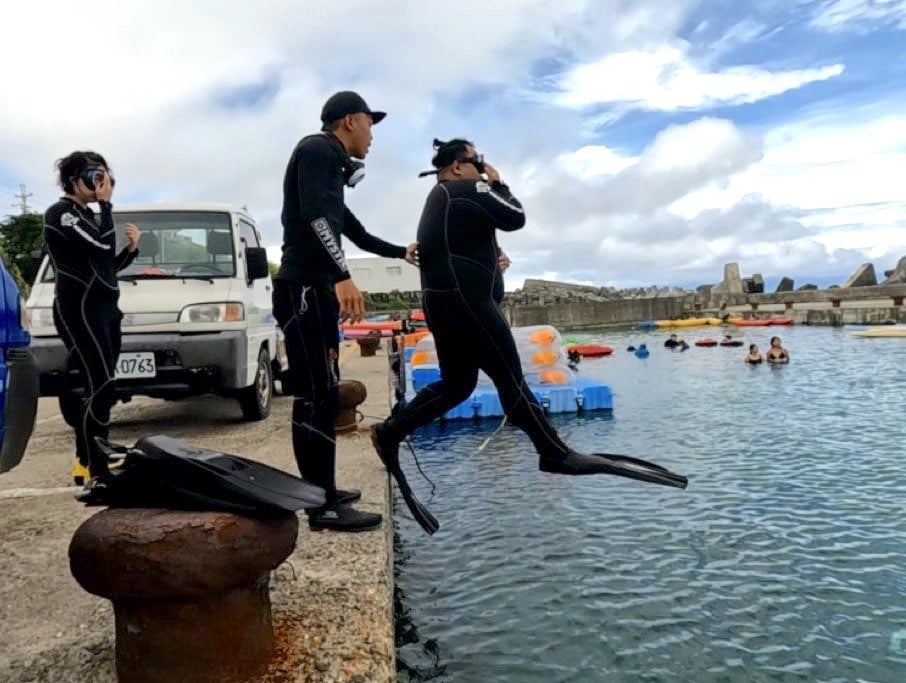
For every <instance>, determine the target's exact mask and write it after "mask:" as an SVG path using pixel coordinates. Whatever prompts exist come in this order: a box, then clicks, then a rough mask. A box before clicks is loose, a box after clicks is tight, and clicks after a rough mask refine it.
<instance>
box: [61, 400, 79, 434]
mask: <svg viewBox="0 0 906 683" xmlns="http://www.w3.org/2000/svg"><path fill="white" fill-rule="evenodd" d="M58 403H59V404H60V413H61V414H62V415H63V420H64V421H65V422H66V424H68V425H69V426H70V427H73V428H74V427H75V426H76V425H77V424H79V415H80V413H81V412H82V405H81V403H82V400H81V398H79V395H78V394H72V393H63V394H60V396H59V397H58Z"/></svg>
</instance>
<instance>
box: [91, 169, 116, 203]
mask: <svg viewBox="0 0 906 683" xmlns="http://www.w3.org/2000/svg"><path fill="white" fill-rule="evenodd" d="M94 196H95V197H96V198H97V200H98V201H99V202H109V201H110V197H112V196H113V183H112V182H111V181H110V174H109V173H104V175H103V177H102V178H101V179H100V180H98V181H96V182H95V184H94Z"/></svg>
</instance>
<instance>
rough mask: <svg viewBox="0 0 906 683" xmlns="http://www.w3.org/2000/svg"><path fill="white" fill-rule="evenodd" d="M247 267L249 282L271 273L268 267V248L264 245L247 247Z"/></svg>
mask: <svg viewBox="0 0 906 683" xmlns="http://www.w3.org/2000/svg"><path fill="white" fill-rule="evenodd" d="M245 267H246V269H247V273H248V278H249V282H253V281H255V280H261V279H263V278H266V277H267V276H268V275H270V271H269V270H268V267H267V249H265V248H264V247H246V248H245Z"/></svg>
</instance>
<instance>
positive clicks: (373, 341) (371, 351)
mask: <svg viewBox="0 0 906 683" xmlns="http://www.w3.org/2000/svg"><path fill="white" fill-rule="evenodd" d="M356 342H357V343H358V345H359V349H360V350H361V354H362V358H367V357H369V356H373V355H375V353H377V350H378V346H380V345H381V336H380V332H378V333H377V334H376V335H374V336H371V335H369V336H367V337H362V338H361V339H356Z"/></svg>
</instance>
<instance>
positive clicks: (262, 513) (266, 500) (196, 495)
mask: <svg viewBox="0 0 906 683" xmlns="http://www.w3.org/2000/svg"><path fill="white" fill-rule="evenodd" d="M371 438H372V443H373V444H374V447H375V449H376V450H377V452H378V455H379V456H380V458H381V462H383V464H384V467H386V468H387V471H388V472H389V474H390V475H391V476H392V477H393V478H394V479H395V480H396V483H397V486H398V487H399V490H400V493H401V494H402V496H403V500H404V501H405V502H406V506H407V507H408V508H409V511H410V512H411V513H412V516H413V518H414V519H415V521H416V522H418V523H419V525H420V526H421V527H422V529H424V530H425V532H426V533H428V534H434V533H435V532H436V531H437V530H438V529H439V528H440V524H439V523H438V521H437V519H436V518H435V517H434V515H432V514H431V513H430V512H429V511H428V509H427V508H426V507H425V506H424V505H422V503H421V502H420V501H419V500H418V499H417V498H416V497H415V494H414V493H413V492H412V489H411V488H410V486H409V483H408V481H407V480H406V475H405V473H404V472H403V470H402V467H400V461H399V443H398V442H395V441H392V440H390V439H389V438H388V437H387V434H386V432H384V431H383V428H382V426H381V425H375V426H373V427H372V428H371ZM98 445H99V446H100V447H101V448H102V449H103V450H104V451H105V452H106V453H107V455H108V457H123V456H125V457H124V459H123V462H122V464H121V465H120V466H119V467H118V468H117V469H116V470H114V471H113V473H112V474H111V475H110V477H109V479H107V480H106V482H105V486H104V487H103V488H100V489H97V490H95V491H94V492H93V493H94V495H89V496H86V498H85V502H86V504H88V505H107V506H111V507H164V508H170V509H176V510H214V511H224V512H234V513H238V514H245V515H251V516H257V517H270V516H278V515H285V514H287V513H295V512H297V511H299V510H303V509H306V510H307V509H314V508H318V507H320V506H322V505H324V504H325V500H326V498H325V491H324V489H322V488H319V487H317V486H315V485H313V484H311V483H309V482H307V481H305V480H304V479H301V478H299V477H296V476H294V475H292V474H289V473H288V472H284V471H283V470H279V469H276V468H274V467H270V466H268V465H265V464H263V463H260V462H257V461H254V460H249V459H248V458H243V457H241V456H238V455H230V454H228V453H220V452H217V451H211V450H207V449H204V448H198V447H195V446H191V445H189V444H186V443H185V442H183V441H180V440H179V439H174V438H172V437H169V436H149V437H145V438H142V439H140V440H139V441H137V442H136V443H135V445H134V446H133V447H131V448H129V447H125V446H114V445H112V444H110V443H108V442H106V441H103V440H100V439H98ZM539 468H540V469H541V471H542V472H548V473H553V474H566V475H589V474H612V475H617V476H622V477H628V478H630V479H638V480H640V481H646V482H651V483H654V484H662V485H664V486H673V487H676V488H681V489H684V488H686V485H687V483H688V480H687V479H686V477H684V476H682V475H679V474H675V473H673V472H671V471H669V470H667V469H665V468H663V467H661V466H660V465H655V464H654V463H650V462H646V461H645V460H640V459H638V458H632V457H629V456H625V455H611V454H607V453H596V454H593V455H587V454H584V453H578V452H576V451H570V452H569V453H568V454H567V455H566V456H564V457H563V458H562V459H559V460H549V459H548V460H545V459H541V461H540V463H539Z"/></svg>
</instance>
